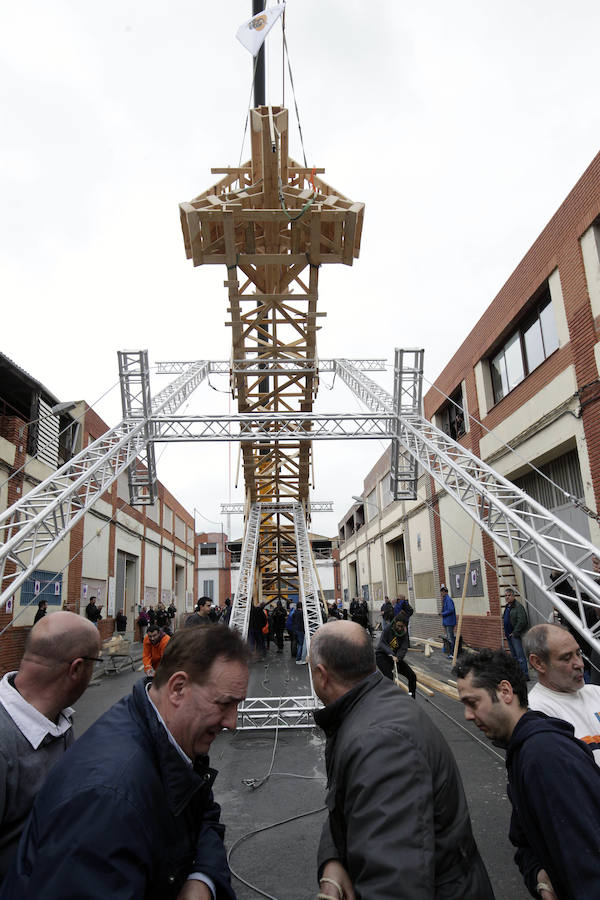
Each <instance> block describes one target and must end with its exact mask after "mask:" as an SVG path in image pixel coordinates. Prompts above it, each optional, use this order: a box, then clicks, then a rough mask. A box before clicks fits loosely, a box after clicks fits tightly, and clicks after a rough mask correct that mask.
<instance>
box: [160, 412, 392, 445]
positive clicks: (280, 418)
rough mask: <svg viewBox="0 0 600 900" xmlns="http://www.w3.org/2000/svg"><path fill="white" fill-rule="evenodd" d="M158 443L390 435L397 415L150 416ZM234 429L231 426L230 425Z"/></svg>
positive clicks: (381, 436)
mask: <svg viewBox="0 0 600 900" xmlns="http://www.w3.org/2000/svg"><path fill="white" fill-rule="evenodd" d="M152 422H153V424H154V425H155V432H156V437H155V438H154V440H156V441H160V442H161V443H171V442H178V441H239V442H241V443H257V442H260V441H270V442H271V441H277V442H281V443H283V442H292V443H298V442H300V441H308V442H310V441H319V440H326V441H336V440H337V441H341V440H349V439H351V440H381V439H382V438H383V439H384V440H385V439H388V440H389V439H390V438H391V437H392V436H393V435H394V433H395V424H396V416H395V415H393V414H382V415H370V414H369V413H341V414H339V415H335V414H334V413H302V412H298V413H290V412H268V413H238V414H230V415H222V416H153V418H152ZM234 427H235V428H237V430H235V431H234V430H232V429H233V428H234Z"/></svg>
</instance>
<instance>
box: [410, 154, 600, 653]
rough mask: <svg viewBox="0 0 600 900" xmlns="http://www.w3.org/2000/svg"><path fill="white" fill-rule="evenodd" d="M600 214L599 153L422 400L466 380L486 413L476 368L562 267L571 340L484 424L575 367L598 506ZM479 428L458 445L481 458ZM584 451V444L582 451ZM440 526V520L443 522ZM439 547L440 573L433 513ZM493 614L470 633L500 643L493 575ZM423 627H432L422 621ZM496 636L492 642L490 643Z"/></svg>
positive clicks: (437, 398)
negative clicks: (595, 301) (589, 273)
mask: <svg viewBox="0 0 600 900" xmlns="http://www.w3.org/2000/svg"><path fill="white" fill-rule="evenodd" d="M599 215H600V154H598V155H597V156H596V157H595V158H594V160H593V161H592V163H591V164H590V166H589V167H588V168H587V170H586V171H585V172H584V174H583V176H582V177H581V179H580V180H579V181H578V183H577V184H576V185H575V187H574V188H573V190H572V191H571V193H570V194H569V196H568V197H567V198H566V200H565V201H564V203H563V204H562V205H561V207H560V208H559V209H558V210H557V212H556V214H555V215H554V216H553V217H552V219H551V220H550V221H549V223H548V224H547V225H546V227H545V228H544V229H543V231H542V232H541V234H540V236H539V237H538V238H537V240H536V241H535V243H534V244H533V246H532V247H531V249H530V250H529V251H528V252H527V254H526V255H525V256H524V258H523V260H522V261H521V262H520V263H519V265H518V266H517V268H516V269H515V271H514V272H513V273H512V275H511V276H510V278H509V279H508V281H507V282H506V284H505V285H504V286H503V287H502V289H501V290H500V292H499V293H498V295H497V296H496V297H495V298H494V300H493V301H492V302H491V304H490V305H489V307H488V308H487V309H486V311H485V312H484V314H483V316H482V317H481V319H480V320H479V321H478V322H477V324H476V325H475V326H474V328H473V329H472V330H471V332H470V333H469V335H468V337H467V338H466V340H465V341H464V342H463V344H462V345H461V346H460V347H459V349H458V350H457V352H456V353H455V354H454V356H453V357H452V359H451V360H450V362H449V363H448V365H447V366H446V367H445V369H444V370H443V372H442V373H441V375H440V376H439V377H438V379H437V382H436V385H437V387H439V389H440V390H436V389H435V388H431V389H430V390H429V391H428V392H427V394H426V395H425V398H424V408H425V415H426V417H427V418H429V419H431V418H433V416H434V414H435V413H436V412H439V410H440V409H441V408H442V407H443V406H444V404H445V403H446V402H447V401H446V399H445V397H444V396H443V395H442V394H441V393H440V391H442V392H443V393H444V394H447V395H450V394H452V392H453V391H454V390H455V389H456V388H457V387H458V385H460V383H461V382H462V381H463V380H464V381H465V382H466V395H467V396H466V399H467V407H468V410H469V412H470V413H471V414H472V415H473V416H474V417H475V418H477V419H479V418H481V416H480V410H479V402H478V397H477V393H476V384H475V374H474V369H475V366H476V365H477V363H478V362H479V361H480V360H481V359H486V358H489V356H490V355H491V354H492V353H493V352H494V351H495V350H496V349H497V348H498V347H499V346H500V344H501V342H502V340H504V339H505V338H506V337H507V336H508V335H509V334H510V333H511V332H512V331H513V329H514V327H515V320H518V318H519V316H520V315H521V314H522V313H523V312H524V310H525V309H526V308H527V306H528V304H529V303H530V301H531V298H532V297H533V296H534V294H535V293H536V291H537V290H538V288H539V287H540V286H541V285H542V284H543V283H544V281H545V280H546V279H547V278H548V277H549V276H550V275H551V274H552V272H553V271H554V270H555V269H556V268H558V272H559V276H560V283H561V288H562V293H563V299H564V305H565V314H566V319H567V325H568V329H569V341H568V343H567V344H566V345H564V346H562V347H561V348H559V349H558V350H557V351H555V352H554V353H553V354H551V356H549V357H548V359H546V360H545V361H544V362H543V363H542V364H541V365H540V366H539V367H538V368H537V369H535V371H534V372H532V373H531V374H530V375H529V376H528V377H527V378H525V379H524V381H522V382H521V383H520V384H519V385H518V386H517V387H515V388H514V389H513V390H512V391H510V393H508V394H507V395H506V396H505V397H504V398H503V399H502V400H500V401H499V402H498V403H496V404H495V405H494V406H493V407H492V408H491V409H490V410H489V411H488V413H487V415H486V417H485V418H484V419H483V425H485V427H486V428H489V429H494V428H496V427H497V426H498V425H499V424H500V423H501V422H503V421H504V420H505V419H506V418H507V417H509V416H510V415H512V414H513V413H514V412H515V411H516V410H518V409H519V408H520V407H521V406H522V405H523V404H524V403H525V402H527V401H528V400H531V399H532V398H533V397H535V396H536V394H537V393H538V392H539V391H540V390H541V389H542V388H543V387H544V386H545V385H547V384H548V383H549V382H551V381H552V379H554V378H555V377H556V376H557V375H559V374H560V373H561V372H563V371H564V370H565V369H566V368H568V367H569V366H573V367H574V370H575V374H576V379H577V387H578V390H579V400H580V405H581V410H582V413H581V415H582V424H583V430H584V434H585V447H586V448H587V453H588V459H589V465H590V470H591V476H592V483H593V490H594V496H595V500H596V506H597V508H599V509H600V402H599V401H600V385H599V384H598V368H597V365H596V359H595V355H594V345H595V344H596V343H597V342H598V340H600V331H599V330H598V323H596V322H595V321H594V318H593V316H592V310H591V304H590V299H589V294H588V288H587V283H586V277H585V270H584V265H583V257H582V252H581V244H580V238H581V236H582V235H583V233H584V232H585V231H586V230H587V229H588V228H589V227H590V226H591V224H592V223H593V222H594V221H595V220H596V219H597V217H598V216H599ZM482 434H483V429H482V427H481V426H480V425H479V424H477V422H474V421H473V420H471V422H470V430H469V432H468V433H467V434H466V435H464V436H463V437H462V438H461V441H460V442H461V444H463V445H464V446H466V447H467V448H469V449H470V450H472V452H473V453H475V454H476V455H477V456H480V439H481V436H482ZM583 452H585V450H584V451H583ZM442 527H443V526H442ZM434 541H435V547H434V552H436V551H437V560H438V565H439V570H440V572H443V571H444V565H443V563H444V561H443V557H442V550H441V547H442V534H441V528H440V523H439V519H438V518H437V517H435V526H434ZM483 549H484V559H485V562H486V563H488V564H490V565H491V566H493V567H495V565H496V559H495V549H494V545H493V542H492V541H491V540H490V538H488V537H487V536H485V535H484V536H483ZM487 581H488V596H489V602H490V612H491V615H489V616H485V617H481V616H479V617H478V616H470V617H466V619H465V639H466V640H467V639H468V640H470V639H471V638H472V640H473V641H474V643H475V644H476V645H479V644H481V645H484V644H485V645H487V646H499V642H500V629H499V626H498V627H496V624H494V623H497V622H499V615H500V598H499V592H498V585H497V583H496V579H495V578H494V577H493V574H492V576H491V577H489V578H488V580H487ZM422 627H423V628H430V627H433V626H432V625H431V623H429V624H428V623H426V622H423V625H422ZM490 642H493V643H490Z"/></svg>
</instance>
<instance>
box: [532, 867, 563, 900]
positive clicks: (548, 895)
mask: <svg viewBox="0 0 600 900" xmlns="http://www.w3.org/2000/svg"><path fill="white" fill-rule="evenodd" d="M537 883H538V884H540V883H542V884H547V885H548V887H549V888H550V890H549V891H545V890H541V891H540V897H541V898H542V900H558V894H557V893H556V892H555V890H554V888H553V887H552V882H551V881H550V878H549V877H548V873H547V872H546V870H545V869H540V871H539V872H538V873H537Z"/></svg>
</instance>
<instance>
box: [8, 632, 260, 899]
mask: <svg viewBox="0 0 600 900" xmlns="http://www.w3.org/2000/svg"><path fill="white" fill-rule="evenodd" d="M247 685H248V664H247V648H246V645H245V643H244V641H243V640H242V638H241V637H240V635H239V634H238V632H237V631H235V630H234V629H231V628H225V627H223V626H221V625H215V626H214V628H210V629H208V628H188V629H182V630H181V631H180V632H178V633H177V634H176V635H175V637H174V638H172V640H171V641H170V642H169V644H168V646H167V649H166V651H165V655H164V656H163V659H162V662H161V664H160V666H159V667H158V669H157V671H156V675H155V678H154V682H153V683H148V682H144V681H139V682H138V683H137V684H136V685H135V686H134V689H133V693H132V694H130V695H129V696H128V697H125V698H124V699H123V700H120V701H119V702H118V703H117V704H116V705H115V706H113V707H112V709H110V710H109V711H108V712H107V713H105V714H104V715H103V716H102V717H101V718H100V719H98V721H97V722H95V723H94V725H92V726H91V728H89V729H88V730H87V731H86V733H85V734H84V735H83V737H82V738H80V740H78V741H77V742H76V743H75V744H74V745H73V747H72V748H71V749H70V750H69V751H68V752H67V753H66V754H65V755H64V757H63V759H62V760H61V762H59V763H58V764H57V765H56V766H55V767H54V768H53V770H52V777H51V778H49V779H48V780H47V781H46V784H45V786H44V788H43V789H42V790H41V791H40V793H39V794H38V796H37V798H36V802H35V804H34V806H33V810H32V814H31V817H30V819H29V822H28V824H27V826H26V829H25V831H24V833H23V837H22V839H21V843H20V844H19V849H18V852H17V857H16V860H15V862H14V863H13V866H12V868H11V869H10V871H9V874H8V876H7V878H6V880H5V882H3V884H2V889H1V890H0V897H1V898H2V900H14V898H16V897H19V898H20V900H40V898H42V897H43V898H44V900H83V898H85V900H106V898H107V897H110V898H111V900H131V898H136V900H176V898H180V900H183V898H184V897H185V900H211V897H214V898H216V900H234V897H235V895H234V893H233V890H232V888H231V883H230V874H229V867H228V865H227V857H226V853H225V847H224V845H223V834H224V830H225V829H224V827H223V825H221V824H220V822H219V816H220V809H219V806H218V805H217V803H215V800H214V798H213V793H212V784H213V781H214V779H215V777H216V774H217V773H216V771H215V770H214V769H211V768H209V760H208V756H207V755H206V754H207V753H208V751H209V749H210V745H211V743H212V741H213V739H214V738H215V736H216V735H217V734H218V732H219V731H221V729H222V728H233V727H235V723H236V718H237V706H238V703H239V702H240V701H241V700H242V699H243V698H244V697H245V696H246V689H247Z"/></svg>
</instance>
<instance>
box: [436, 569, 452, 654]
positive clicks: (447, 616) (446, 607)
mask: <svg viewBox="0 0 600 900" xmlns="http://www.w3.org/2000/svg"><path fill="white" fill-rule="evenodd" d="M440 594H441V595H442V613H441V615H442V625H443V626H444V630H445V632H446V639H447V641H448V644H449V645H450V650H449V652H448V656H452V654H453V653H454V629H455V627H456V609H455V608H454V600H453V599H452V597H451V596H450V594H449V593H448V588H447V587H446V585H445V584H443V585H442V586H441V587H440ZM444 655H445V654H444Z"/></svg>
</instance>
